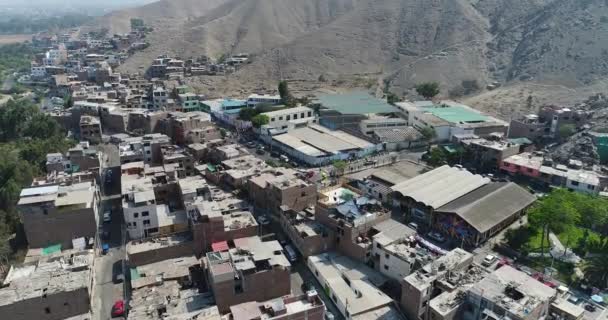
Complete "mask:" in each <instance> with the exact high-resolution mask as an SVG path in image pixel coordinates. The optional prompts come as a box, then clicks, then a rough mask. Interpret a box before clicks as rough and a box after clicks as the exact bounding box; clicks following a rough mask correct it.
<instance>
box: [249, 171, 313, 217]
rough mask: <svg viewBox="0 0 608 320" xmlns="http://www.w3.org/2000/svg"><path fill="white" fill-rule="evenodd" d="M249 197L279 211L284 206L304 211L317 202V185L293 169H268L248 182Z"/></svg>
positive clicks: (271, 209) (267, 207)
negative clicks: (307, 180)
mask: <svg viewBox="0 0 608 320" xmlns="http://www.w3.org/2000/svg"><path fill="white" fill-rule="evenodd" d="M247 190H248V192H249V198H250V199H251V200H252V201H253V203H254V204H255V205H256V206H257V207H259V208H264V209H266V210H269V211H270V212H272V213H275V214H276V213H278V212H280V211H281V208H282V207H285V208H290V209H292V210H294V211H302V210H304V209H305V208H308V207H310V206H314V204H315V203H316V202H317V187H316V185H314V184H311V183H308V182H306V181H304V180H303V179H301V178H300V177H299V175H298V173H297V171H295V170H293V169H285V168H276V169H268V170H266V171H264V172H262V173H260V174H257V175H255V176H253V177H251V178H250V179H249V181H248V182H247Z"/></svg>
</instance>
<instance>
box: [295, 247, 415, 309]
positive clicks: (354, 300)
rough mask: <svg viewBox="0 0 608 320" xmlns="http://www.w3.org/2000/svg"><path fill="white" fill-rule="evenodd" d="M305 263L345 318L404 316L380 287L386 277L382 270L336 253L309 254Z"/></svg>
mask: <svg viewBox="0 0 608 320" xmlns="http://www.w3.org/2000/svg"><path fill="white" fill-rule="evenodd" d="M306 263H307V266H308V268H309V269H310V271H311V272H312V273H313V274H314V276H315V278H316V279H317V280H318V281H319V283H321V285H322V286H323V287H324V288H325V291H326V293H327V295H328V296H329V297H330V298H331V300H332V301H333V302H334V304H335V305H336V307H337V308H338V310H340V313H341V314H342V316H343V317H344V318H345V319H349V320H350V319H403V317H402V316H401V314H400V313H399V311H398V310H397V308H395V306H394V305H393V299H391V297H389V296H388V295H386V294H385V293H383V292H382V291H381V290H380V289H379V288H380V287H382V285H384V284H385V283H386V281H387V279H386V277H384V276H383V275H381V274H380V273H378V272H376V271H374V270H372V269H370V268H369V267H367V266H365V265H363V264H361V263H358V262H355V261H353V260H351V259H349V258H348V257H345V256H340V255H336V254H333V253H324V254H321V255H317V256H310V257H308V259H307V261H306Z"/></svg>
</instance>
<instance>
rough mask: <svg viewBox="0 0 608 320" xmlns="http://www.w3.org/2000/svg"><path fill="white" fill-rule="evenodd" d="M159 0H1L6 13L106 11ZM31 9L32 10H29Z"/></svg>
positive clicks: (98, 12) (94, 12) (3, 11)
mask: <svg viewBox="0 0 608 320" xmlns="http://www.w3.org/2000/svg"><path fill="white" fill-rule="evenodd" d="M155 1H158V0H0V12H1V13H6V14H11V13H12V14H39V13H45V12H46V13H48V14H59V13H62V12H88V13H89V14H103V13H104V12H108V11H112V10H117V9H121V8H126V7H133V6H139V5H143V4H146V3H151V2H155ZM29 10H31V11H29Z"/></svg>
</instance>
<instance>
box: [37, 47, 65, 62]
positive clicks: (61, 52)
mask: <svg viewBox="0 0 608 320" xmlns="http://www.w3.org/2000/svg"><path fill="white" fill-rule="evenodd" d="M67 59H68V52H67V50H65V48H63V47H60V48H58V49H51V50H49V51H47V52H46V53H45V54H44V58H42V63H43V64H44V65H45V66H58V65H61V64H62V63H64V62H65V61H66V60H67Z"/></svg>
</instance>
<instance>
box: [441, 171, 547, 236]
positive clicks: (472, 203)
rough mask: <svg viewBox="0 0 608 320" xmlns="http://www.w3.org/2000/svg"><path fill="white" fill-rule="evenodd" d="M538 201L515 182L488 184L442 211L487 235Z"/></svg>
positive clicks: (445, 206)
mask: <svg viewBox="0 0 608 320" xmlns="http://www.w3.org/2000/svg"><path fill="white" fill-rule="evenodd" d="M535 200H536V197H534V195H532V194H530V193H529V192H528V191H526V190H525V189H524V188H522V187H520V186H518V185H517V184H515V183H513V182H496V183H491V184H487V185H485V186H483V187H481V188H479V189H477V190H475V191H473V192H470V193H468V194H467V195H465V196H462V197H460V198H458V199H456V200H454V201H452V202H450V203H448V204H446V205H444V206H442V207H440V208H438V209H437V211H441V212H453V213H455V214H457V215H458V216H459V217H461V218H462V219H464V220H465V221H466V222H467V223H468V224H470V225H471V226H472V227H473V228H475V229H477V231H479V232H481V233H483V232H486V231H488V230H490V229H491V228H493V227H495V226H496V225H498V224H499V223H501V222H503V221H504V220H506V219H508V218H509V217H512V216H513V215H514V214H516V213H518V212H519V211H521V210H523V209H525V208H526V207H528V206H529V205H531V204H532V203H534V201H535Z"/></svg>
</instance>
